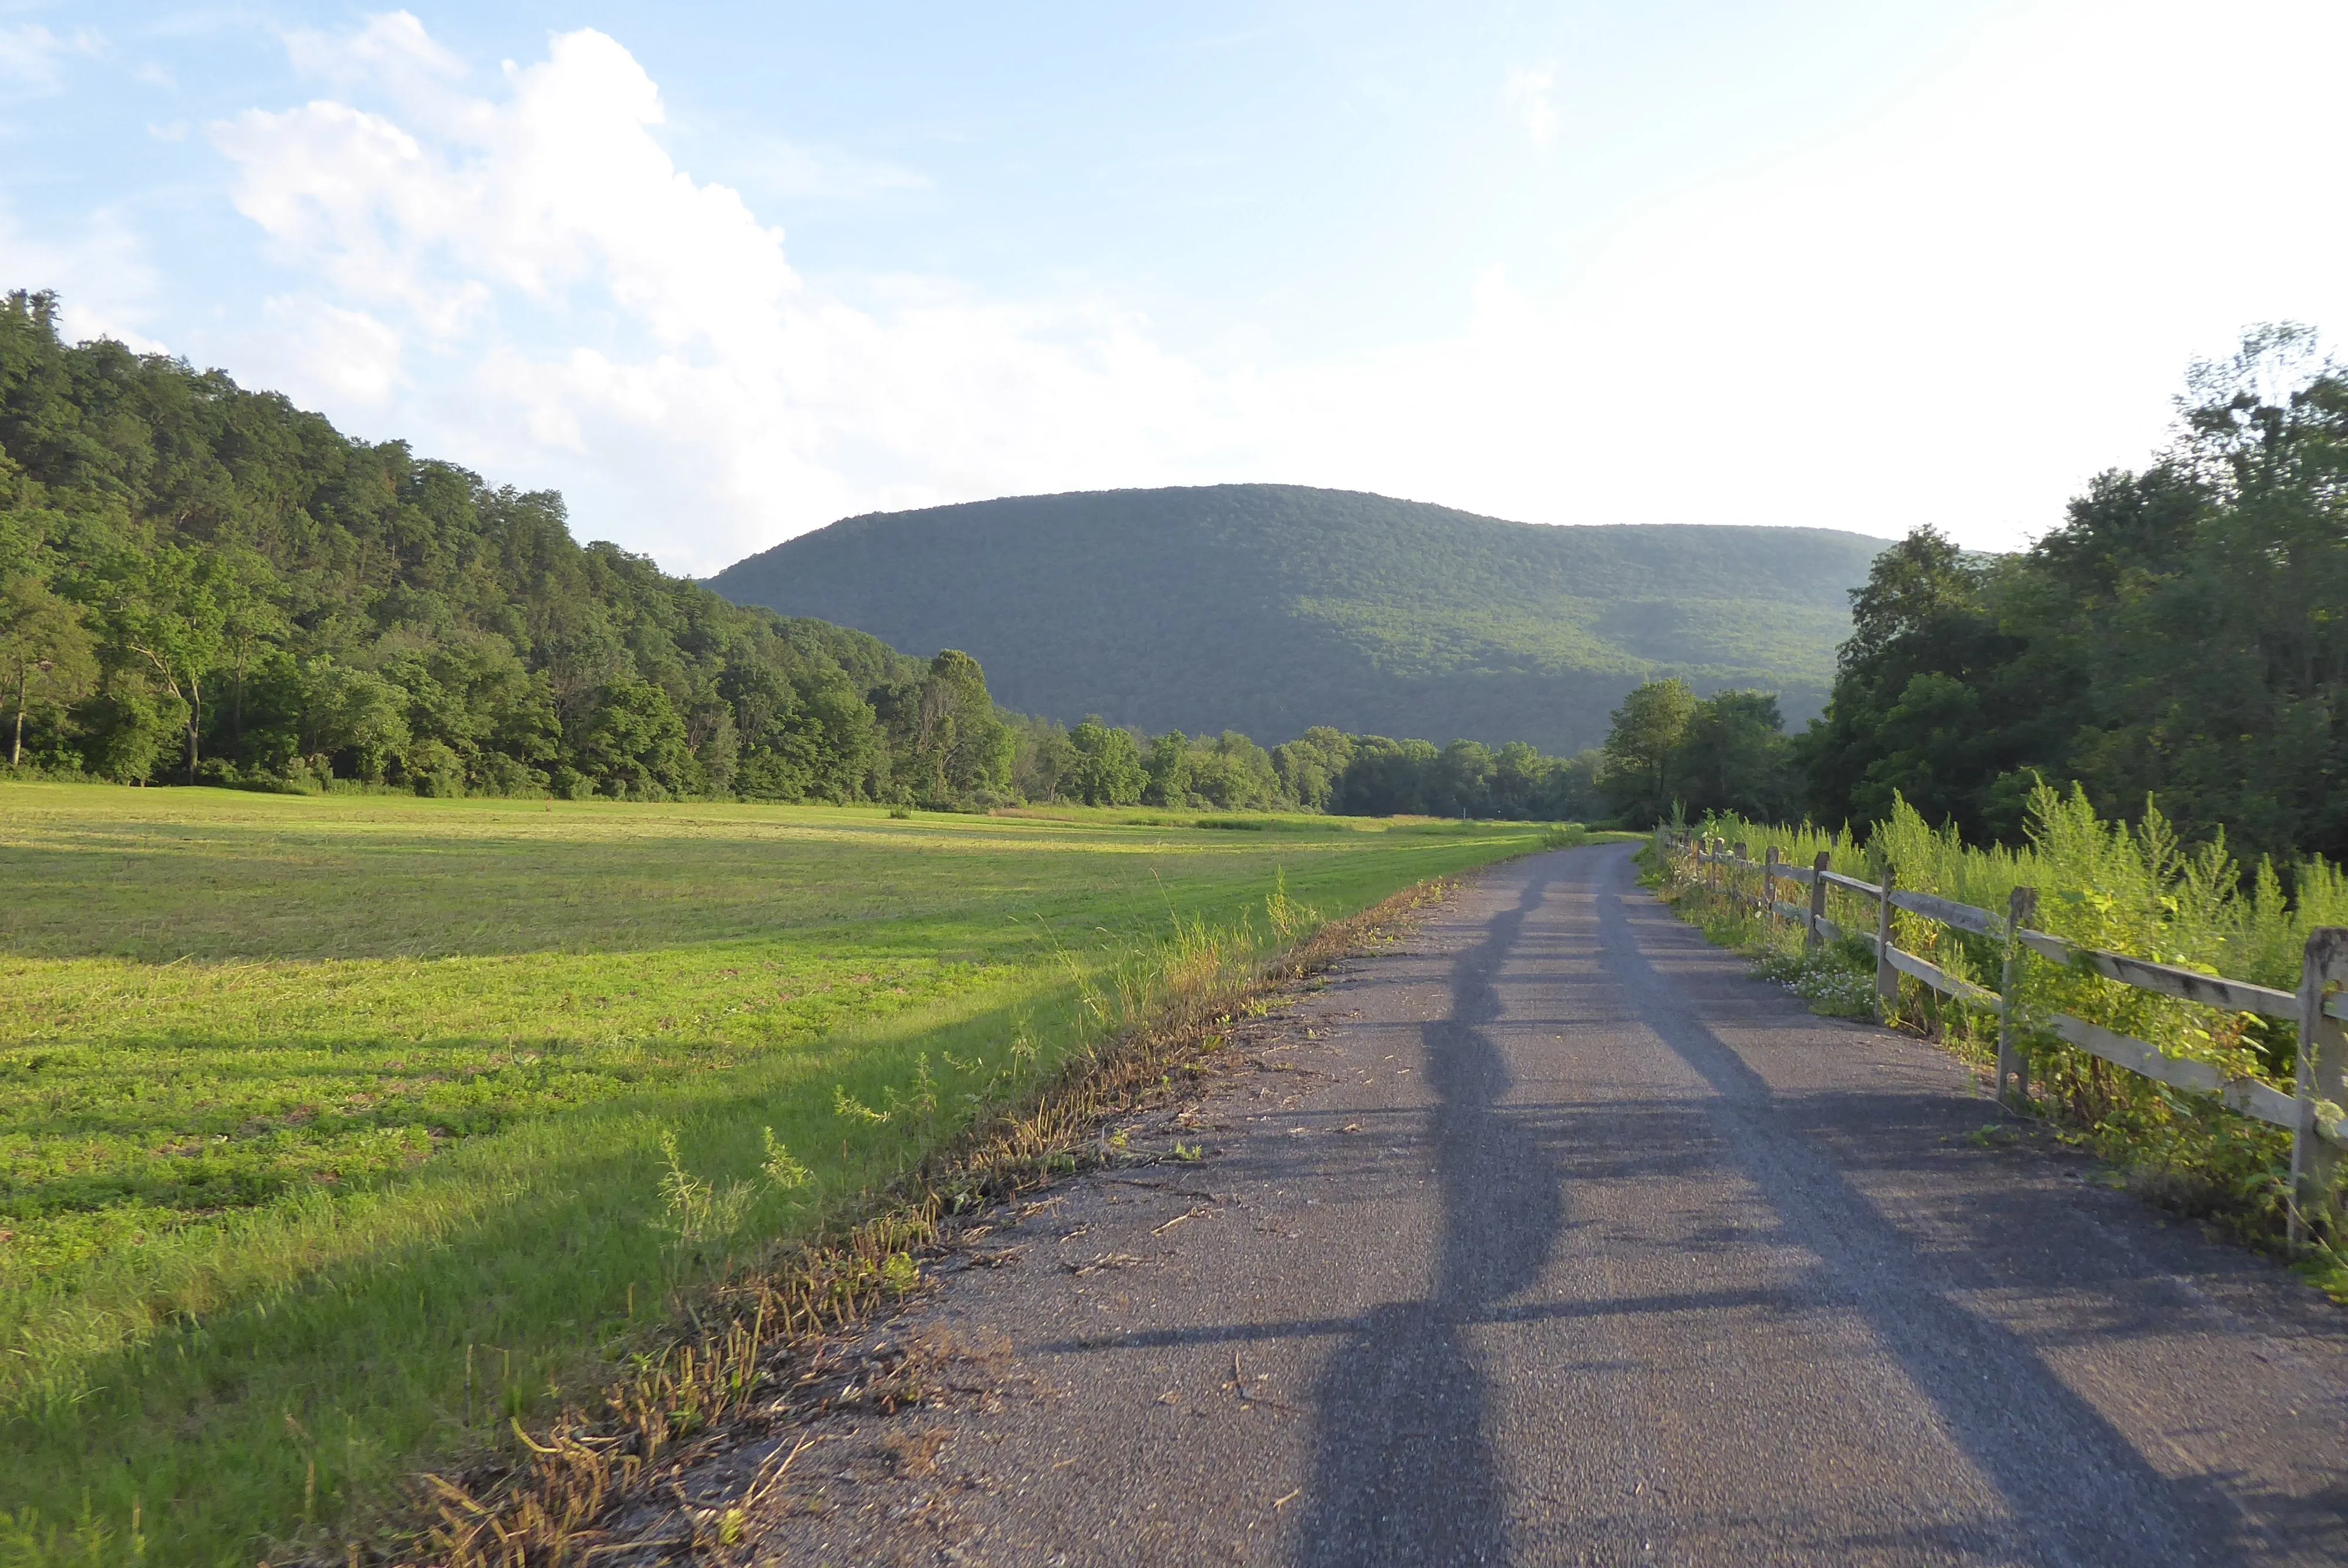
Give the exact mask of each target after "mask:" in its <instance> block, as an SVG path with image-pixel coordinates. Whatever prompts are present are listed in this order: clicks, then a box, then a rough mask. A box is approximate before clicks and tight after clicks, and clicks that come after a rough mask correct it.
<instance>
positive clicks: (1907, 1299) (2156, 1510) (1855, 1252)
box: [1596, 860, 2348, 1565]
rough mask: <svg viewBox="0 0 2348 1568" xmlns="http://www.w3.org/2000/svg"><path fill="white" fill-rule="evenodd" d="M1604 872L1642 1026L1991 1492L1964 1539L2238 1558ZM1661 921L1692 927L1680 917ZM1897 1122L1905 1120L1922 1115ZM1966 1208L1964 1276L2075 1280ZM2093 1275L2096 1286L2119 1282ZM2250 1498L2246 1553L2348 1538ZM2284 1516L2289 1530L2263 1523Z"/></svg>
mask: <svg viewBox="0 0 2348 1568" xmlns="http://www.w3.org/2000/svg"><path fill="white" fill-rule="evenodd" d="M1612 872H1613V875H1612V876H1611V877H1610V878H1609V879H1608V881H1607V882H1606V883H1605V884H1602V885H1601V886H1600V887H1598V888H1597V889H1596V893H1597V903H1598V916H1599V920H1598V924H1599V930H1600V934H1601V944H1602V960H1603V964H1604V967H1605V969H1606V971H1607V972H1608V973H1609V974H1611V975H1612V977H1613V978H1614V979H1616V980H1618V981H1619V982H1620V983H1621V985H1622V988H1623V989H1624V991H1625V992H1626V993H1627V994H1628V996H1629V997H1630V998H1631V999H1632V1002H1633V1004H1634V1005H1635V1007H1636V1009H1637V1011H1638V1013H1639V1016H1640V1017H1641V1019H1642V1020H1643V1022H1644V1023H1645V1025H1646V1026H1647V1028H1648V1029H1650V1030H1653V1032H1654V1034H1655V1036H1656V1037H1657V1038H1658V1039H1659V1040H1662V1042H1663V1044H1664V1045H1665V1046H1666V1047H1667V1048H1668V1049H1669V1050H1671V1051H1672V1052H1673V1054H1674V1055H1676V1056H1677V1057H1679V1059H1680V1060H1681V1061H1684V1063H1686V1064H1687V1066H1688V1067H1689V1068H1691V1069H1692V1070H1693V1071H1694V1072H1695V1073H1696V1074H1697V1076H1699V1077H1700V1078H1702V1079H1703V1080H1704V1082H1705V1083H1706V1084H1707V1085H1709V1086H1710V1088H1711V1089H1712V1091H1713V1094H1712V1096H1711V1097H1710V1098H1709V1099H1708V1100H1706V1101H1704V1102H1703V1103H1704V1109H1705V1111H1706V1112H1707V1115H1708V1119H1709V1121H1710V1123H1711V1126H1710V1132H1712V1134H1713V1135H1714V1136H1715V1137H1716V1138H1717V1139H1718V1140H1719V1141H1720V1142H1721V1143H1722V1144H1724V1145H1725V1148H1724V1149H1723V1150H1722V1151H1721V1153H1722V1155H1723V1156H1725V1161H1726V1163H1731V1164H1733V1165H1735V1167H1737V1168H1738V1169H1740V1170H1741V1171H1742V1172H1743V1173H1744V1175H1745V1176H1746V1178H1747V1179H1748V1180H1749V1181H1750V1182H1751V1183H1752V1184H1753V1186H1754V1187H1755V1189H1756V1191H1757V1192H1758V1193H1759V1194H1761V1196H1762V1197H1763V1198H1764V1199H1765V1200H1766V1202H1767V1203H1768V1204H1770V1205H1771V1207H1772V1208H1774V1209H1775V1210H1776V1214H1777V1216H1778V1219H1779V1222H1780V1226H1781V1229H1780V1233H1779V1236H1780V1239H1781V1240H1783V1241H1785V1242H1787V1243H1790V1244H1791V1245H1795V1246H1797V1247H1799V1248H1801V1249H1802V1250H1803V1251H1805V1252H1807V1254H1809V1255H1811V1256H1813V1257H1815V1258H1816V1259H1818V1267H1819V1271H1820V1273H1821V1275H1822V1276H1823V1278H1821V1279H1820V1280H1819V1282H1818V1283H1819V1287H1820V1291H1821V1294H1822V1296H1825V1297H1826V1298H1828V1299H1830V1300H1831V1301H1833V1302H1834V1303H1835V1304H1837V1305H1838V1307H1842V1308H1843V1309H1845V1310H1849V1311H1852V1312H1855V1313H1856V1314H1858V1315H1859V1317H1861V1318H1862V1319H1863V1320H1864V1321H1865V1322H1866V1324H1867V1327H1868V1328H1869V1330H1870V1331H1871V1333H1872V1336H1873V1337H1874V1339H1875V1341H1876V1343H1877V1344H1878V1345H1879V1346H1880V1347H1881V1348H1883V1350H1884V1351H1885V1352H1887V1353H1888V1354H1889V1355H1890V1357H1891V1358H1893V1359H1894V1360H1895V1361H1896V1362H1897V1363H1898V1364H1899V1365H1900V1368H1901V1370H1902V1371H1903V1372H1904V1373H1905V1375H1906V1377H1907V1378H1908V1380H1909V1382H1910V1384H1911V1385H1912V1386H1913V1387H1914V1388H1915V1389H1916V1390H1917V1391H1918V1392H1919V1393H1921V1395H1922V1396H1923V1397H1924V1398H1925V1399H1927V1400H1929V1401H1930V1402H1931V1405H1932V1406H1933V1408H1934V1410H1935V1412H1936V1413H1937V1415H1938V1416H1939V1418H1940V1422H1941V1429H1942V1430H1943V1431H1944V1432H1945V1433H1946V1435H1947V1436H1948V1438H1949V1440H1951V1441H1952V1443H1953V1444H1954V1445H1955V1446H1956V1447H1957V1449H1958V1450H1960V1451H1962V1453H1963V1454H1964V1456H1965V1458H1966V1459H1967V1460H1970V1461H1971V1462H1972V1467H1973V1469H1974V1470H1975V1471H1976V1472H1977V1473H1978V1474H1979V1475H1980V1476H1981V1477H1982V1480H1983V1481H1986V1482H1987V1483H1988V1484H1989V1486H1990V1487H1991V1488H1993V1490H1994V1491H1996V1492H1997V1493H1998V1494H1999V1495H2000V1496H2001V1497H2002V1498H2003V1501H2004V1503H2005V1508H2006V1512H2007V1515H2008V1518H2009V1521H2010V1524H2009V1526H2008V1527H2007V1529H2006V1531H2005V1532H2003V1533H2004V1535H2005V1539H2003V1540H1997V1541H1986V1540H1984V1541H1976V1542H1973V1543H1972V1545H1973V1549H1974V1550H1975V1551H1985V1552H1988V1553H1992V1554H1993V1555H1997V1556H2001V1557H2005V1558H2008V1559H2009V1560H2019V1561H2023V1562H2029V1563H2044V1564H2049V1565H2053V1564H2073V1563H2081V1564H2084V1563H2114V1564H2123V1563H2124V1564H2141V1563H2237V1562H2241V1561H2244V1560H2245V1555H2246V1553H2248V1552H2250V1551H2252V1550H2253V1547H2254V1543H2253V1542H2251V1541H2250V1540H2247V1539H2245V1538H2244V1535H2243V1533H2242V1532H2243V1531H2244V1528H2245V1526H2246V1525H2247V1523H2248V1522H2247V1521H2246V1520H2245V1519H2244V1517H2243V1514H2242V1512H2241V1511H2240V1508H2238V1506H2237V1505H2236V1503H2235V1501H2234V1500H2233V1499H2232V1498H2230V1496H2229V1495H2228V1494H2227V1491H2226V1489H2225V1487H2224V1486H2223V1484H2221V1482H2220V1481H2218V1480H2216V1479H2214V1478H2207V1477H2197V1478H2192V1479H2178V1478H2174V1477H2171V1476H2168V1475H2165V1474H2163V1473H2162V1472H2161V1471H2160V1470H2158V1469H2157V1467H2156V1466H2155V1465H2153V1464H2152V1463H2151V1462H2150V1460H2147V1458H2146V1456H2145V1455H2144V1454H2143V1453H2141V1452H2139V1451H2138V1450H2137V1447H2136V1446H2135V1445H2134V1444H2133V1443H2132V1442H2131V1441H2130V1440H2128V1438H2127V1435H2126V1434H2124V1433H2123V1432H2121V1431H2120V1430H2118V1429H2117V1428H2116V1427H2115V1426H2114V1425H2113V1424H2112V1423H2111V1422H2110V1421H2109V1420H2107V1419H2106V1418H2105V1417H2104V1415H2103V1414H2102V1412H2100V1411H2099V1410H2098V1409H2096V1407H2095V1406H2094V1405H2093V1404H2091V1403H2089V1402H2088V1401H2087V1400H2086V1399H2083V1398H2081V1397H2080V1396H2079V1395H2078V1394H2077V1393H2075V1391H2074V1390H2073V1389H2071V1388H2070V1386H2069V1385H2067V1384H2066V1383H2065V1382H2064V1381H2063V1380H2062V1378H2059V1377H2058V1376H2057V1375H2056V1374H2055V1370H2054V1368H2051V1367H2050V1366H2048V1365H2047V1363H2046V1361H2045V1360H2044V1358H2043V1357H2042V1356H2041V1355H2040V1354H2039V1353H2038V1351H2037V1349H2036V1348H2034V1346H2033V1345H2032V1344H2031V1343H2030V1342H2029V1341H2028V1340H2026V1339H2024V1337H2022V1336H2021V1335H2019V1334H2017V1333H2015V1332H2014V1331H2013V1330H2012V1329H2011V1328H2008V1327H2005V1326H2004V1325H2003V1324H2001V1323H1999V1322H1997V1321H1995V1320H1994V1319H1993V1318H1991V1317H1986V1316H1984V1315H1982V1314H1981V1313H1978V1312H1975V1311H1972V1310H1970V1309H1969V1308H1967V1307H1964V1306H1962V1305H1961V1304H1960V1302H1959V1301H1958V1300H1956V1299H1954V1298H1953V1297H1952V1288H1954V1282H1952V1280H1951V1279H1950V1278H1948V1277H1947V1276H1948V1270H1949V1267H1950V1266H1951V1260H1948V1259H1943V1258H1937V1257H1936V1258H1929V1259H1928V1258H1927V1257H1926V1256H1925V1255H1923V1254H1922V1253H1921V1251H1920V1250H1919V1249H1918V1247H1917V1246H1916V1245H1915V1243H1914V1242H1913V1241H1912V1240H1911V1239H1910V1237H1909V1236H1907V1235H1905V1234H1904V1233H1903V1232H1902V1231H1900V1229H1899V1228H1898V1227H1897V1226H1895V1225H1892V1224H1890V1222H1889V1221H1887V1220H1886V1219H1885V1218H1884V1217H1883V1215H1882V1214H1880V1213H1879V1211H1878V1210H1877V1209H1876V1207H1875V1206H1874V1204H1871V1203H1870V1202H1869V1200H1868V1199H1867V1197H1866V1196H1865V1194H1862V1193H1861V1192H1860V1191H1859V1189H1858V1188H1856V1187H1855V1186H1853V1185H1852V1184H1851V1183H1850V1181H1849V1178H1848V1177H1847V1176H1846V1175H1845V1173H1843V1171H1842V1170H1840V1169H1839V1168H1838V1166H1837V1165H1836V1163H1834V1162H1833V1161H1832V1160H1830V1159H1829V1158H1828V1157H1827V1156H1826V1155H1825V1154H1823V1153H1820V1152H1819V1144H1820V1143H1821V1138H1820V1135H1821V1134H1825V1135H1828V1137H1833V1138H1839V1139H1843V1140H1847V1141H1856V1142H1859V1143H1868V1142H1870V1141H1872V1134H1873V1133H1874V1132H1879V1131H1883V1130H1882V1129H1877V1128H1872V1127H1871V1126H1870V1124H1869V1121H1868V1117H1869V1106H1868V1098H1869V1097H1867V1096H1864V1095H1854V1094H1848V1093H1823V1094H1817V1095H1807V1094H1806V1095H1797V1096H1780V1095H1778V1094H1776V1092H1775V1091H1773V1090H1772V1089H1771V1087H1770V1085H1769V1083H1768V1081H1766V1079H1764V1078H1763V1077H1762V1075H1761V1074H1760V1073H1759V1072H1757V1071H1755V1070H1754V1068H1753V1067H1752V1065H1751V1064H1750V1063H1749V1062H1747V1061H1746V1060H1745V1058H1744V1057H1742V1056H1740V1055H1739V1054H1738V1053H1737V1051H1736V1050H1735V1049H1734V1048H1733V1047H1731V1046H1730V1045H1728V1044H1727V1043H1726V1042H1725V1041H1724V1040H1722V1039H1721V1038H1720V1037H1719V1035H1718V1034H1716V1033H1715V1032H1714V1030H1712V1028H1711V1027H1710V1026H1709V1025H1708V1024H1707V1023H1706V1022H1705V1020H1704V1011H1703V1008H1702V1006H1701V1005H1700V1000H1699V999H1697V998H1695V997H1694V996H1692V995H1691V994H1690V989H1689V988H1688V986H1687V985H1686V983H1685V982H1684V980H1683V979H1679V978H1676V977H1673V976H1669V975H1664V974H1662V973H1659V972H1658V971H1657V970H1656V968H1655V967H1654V964H1653V960H1652V959H1651V958H1650V956H1649V954H1648V953H1647V951H1646V950H1645V948H1643V945H1642V942H1641V940H1640V932H1639V931H1638V930H1637V929H1636V928H1634V925H1633V922H1632V918H1631V917H1630V916H1629V915H1628V913H1627V912H1626V910H1625V908H1624V906H1623V898H1622V894H1623V890H1624V888H1625V887H1626V886H1628V885H1629V883H1630V879H1631V876H1632V872H1631V867H1630V863H1629V862H1628V861H1627V860H1625V861H1623V862H1622V863H1620V864H1619V865H1617V866H1614V867H1613V868H1612ZM1642 916H1643V922H1644V923H1645V924H1647V925H1649V926H1650V927H1656V923H1657V922H1658V921H1659V920H1669V919H1670V917H1668V916H1666V915H1663V914H1662V913H1661V911H1660V910H1654V911H1649V910H1642ZM1656 928H1657V929H1659V930H1660V927H1656ZM1671 932H1672V933H1673V934H1675V935H1676V937H1677V938H1678V939H1681V940H1685V941H1691V942H1693V941H1696V940H1700V938H1696V937H1695V936H1694V933H1692V932H1688V931H1687V930H1686V929H1685V927H1680V926H1678V925H1677V923H1676V922H1675V921H1673V922H1672V925H1671ZM1881 1109H1882V1108H1881V1107H1879V1108H1878V1113H1879V1112H1880V1110H1881ZM1904 1131H1907V1132H1910V1135H1911V1138H1912V1135H1913V1134H1914V1132H1916V1131H1917V1129H1915V1128H1909V1129H1905V1130H1904ZM1931 1155H1932V1151H1931V1147H1930V1144H1929V1142H1928V1141H1926V1140H1922V1139H1915V1140H1914V1141H1913V1142H1912V1143H1911V1145H1910V1147H1908V1148H1907V1149H1906V1150H1905V1152H1904V1156H1900V1155H1893V1154H1890V1153H1886V1154H1885V1156H1884V1157H1885V1158H1886V1159H1898V1160H1899V1161H1900V1163H1905V1164H1908V1165H1910V1166H1914V1165H1917V1164H1919V1163H1921V1162H1924V1161H1928V1160H1930V1159H1931ZM1984 1196H1985V1194H1984ZM1952 1198H1953V1199H1955V1201H1956V1202H1957V1203H1959V1204H1964V1203H1965V1202H1966V1201H1967V1195H1960V1194H1952ZM1972 1201H1974V1202H1978V1201H1980V1200H1979V1199H1977V1198H1976V1199H1973V1200H1972ZM1979 1218H1980V1219H1981V1221H1982V1224H1980V1225H1978V1226H1975V1227H1969V1228H1973V1229H1974V1230H1975V1231H1976V1235H1977V1238H1978V1241H1979V1242H1980V1244H1981V1245H1980V1246H1979V1248H1978V1249H1977V1255H1973V1256H1970V1257H1967V1258H1962V1259H1959V1260H1956V1261H1955V1264H1954V1266H1956V1267H1957V1268H1959V1269H1960V1270H1962V1271H1963V1272H1965V1273H1968V1274H1972V1275H1976V1276H1980V1277H1978V1278H1977V1279H1972V1280H1967V1281H1965V1282H1964V1283H1965V1284H1967V1285H1974V1284H1978V1285H1982V1286H1987V1285H1990V1284H1992V1283H1993V1280H1992V1278H1991V1277H1990V1276H1992V1275H1994V1276H1995V1278H1994V1284H1995V1285H1996V1286H2000V1287H2003V1289H2004V1290H2007V1291H2019V1292H2024V1293H2033V1294H2043V1295H2044V1296H2051V1297H2060V1296H2071V1295H2075V1294H2076V1292H2077V1291H2078V1289H2079V1287H2080V1286H2082V1285H2083V1284H2084V1283H2085V1281H2084V1280H2083V1279H2082V1277H2081V1270H2080V1264H2079V1260H2078V1259H2077V1258H2075V1257H2074V1256H2070V1255H2065V1254H2064V1253H2063V1252H2062V1250H2061V1249H2058V1248H2053V1247H2048V1246H2045V1245H2034V1246H2033V1245H2015V1236H2016V1233H2017V1232H2018V1231H2019V1230H2020V1229H2021V1228H2022V1225H2023V1223H2024V1222H2023V1221H2022V1217H2021V1216H2020V1215H2017V1214H2013V1213H2012V1212H2007V1213H2005V1214H2003V1216H2002V1218H2003V1223H2002V1224H2001V1223H1999V1218H2000V1217H1999V1216H1993V1215H1988V1214H1983V1215H1981V1216H1979ZM2001 1233H2002V1234H2001ZM1990 1251H1994V1252H1996V1253H1997V1254H1998V1255H1999V1256H1998V1260H1997V1262H1998V1266H1996V1267H1995V1268H1994V1269H1993V1268H1991V1267H1989V1266H1986V1265H1987V1258H1986V1257H1985V1256H1983V1255H1978V1254H1985V1253H1987V1252H1990ZM2093 1283H2094V1286H2095V1287H2096V1289H2097V1290H2098V1291H2103V1290H2110V1289H2112V1288H2114V1287H2115V1286H2118V1285H2120V1284H2121V1282H2118V1281H2114V1280H2111V1279H2108V1278H2098V1279H2096V1280H2095V1281H2094V1282H2093ZM1796 1436H1797V1434H1791V1433H1789V1434H1788V1437H1789V1439H1792V1438H1795V1437H1796ZM2265 1501H2267V1502H2268V1503H2270V1504H2272V1503H2275V1502H2278V1501H2281V1500H2265ZM2261 1512H2264V1513H2266V1514H2267V1520H2266V1525H2267V1528H2266V1529H2265V1530H2264V1531H2261V1532H2260V1535H2262V1536H2264V1537H2265V1539H2263V1540H2260V1541H2258V1542H2256V1543H2255V1554H2256V1555H2257V1556H2259V1557H2261V1558H2262V1557H2265V1556H2266V1555H2267V1554H2268V1553H2269V1552H2270V1551H2271V1549H2273V1548H2275V1547H2281V1549H2282V1551H2283V1553H2287V1554H2297V1553H2305V1552H2308V1551H2309V1550H2310V1549H2311V1548H2318V1547H2319V1546H2320V1545H2321V1544H2323V1543H2329V1544H2333V1545H2335V1546H2338V1545H2348V1538H2343V1526H2342V1523H2341V1522H2340V1520H2339V1519H2338V1518H2337V1517H2336V1516H2331V1517H2322V1515H2324V1514H2327V1513H2328V1510H2324V1509H2318V1510H2316V1511H2313V1512H2309V1511H2304V1510H2299V1509H2294V1508H2293V1507H2292V1506H2291V1504H2290V1503H2288V1502H2281V1507H2274V1506H2267V1507H2262V1509H2261ZM2294 1515H2296V1518H2295V1519H2294V1518H2293V1516H2294ZM2279 1526H2280V1527H2281V1532H2283V1533H2285V1534H2287V1535H2288V1537H2289V1538H2288V1539H2281V1540H2278V1539H2276V1538H2275V1537H2276V1534H2277V1533H2278V1527H2279Z"/></svg>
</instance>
